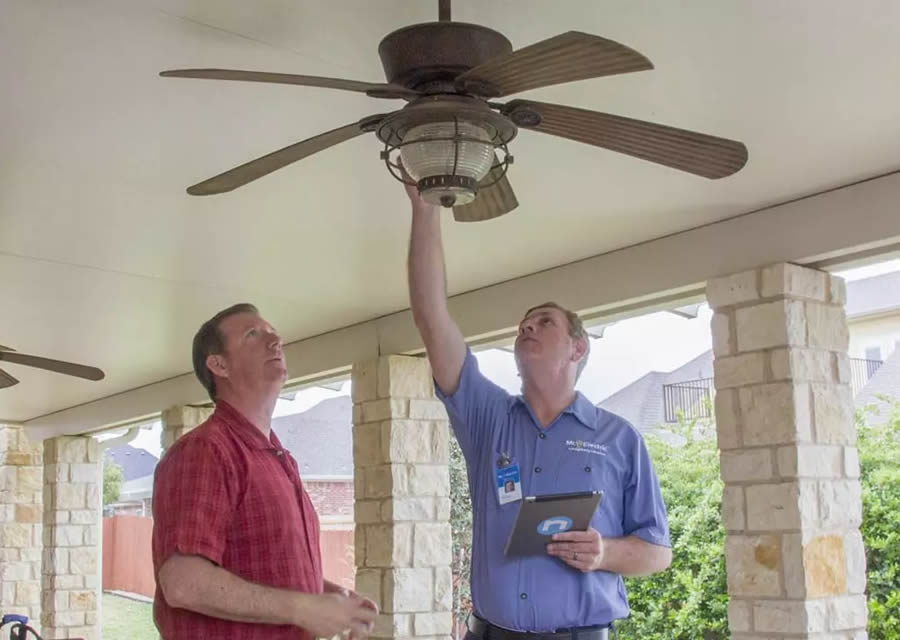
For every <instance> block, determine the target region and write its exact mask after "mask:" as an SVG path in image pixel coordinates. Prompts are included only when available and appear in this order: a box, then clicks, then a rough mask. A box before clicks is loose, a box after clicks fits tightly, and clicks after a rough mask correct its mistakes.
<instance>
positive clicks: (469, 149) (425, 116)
mask: <svg viewBox="0 0 900 640" xmlns="http://www.w3.org/2000/svg"><path fill="white" fill-rule="evenodd" d="M429 126H432V127H433V132H428V127H429ZM423 131H424V132H425V135H419V136H418V137H413V136H415V135H416V134H421V133H422V132H423ZM375 133H376V135H377V136H378V138H379V139H380V140H381V141H382V142H384V150H383V151H382V152H381V158H382V160H384V162H385V166H386V167H387V169H388V172H389V173H390V174H391V175H392V176H393V177H394V178H395V179H397V180H399V181H400V182H403V183H405V184H409V185H414V186H416V187H417V189H418V190H419V193H420V194H421V195H422V197H423V198H424V199H425V200H426V201H428V202H431V203H433V204H440V205H442V206H445V207H451V206H456V205H464V204H468V203H469V202H471V201H472V200H474V199H475V197H476V196H477V193H478V190H479V189H480V188H484V187H487V186H490V185H492V184H494V183H496V182H497V181H499V180H501V179H502V178H503V176H505V175H506V172H507V170H508V169H509V165H510V164H511V163H512V161H513V158H512V155H510V153H509V148H508V146H507V145H508V143H509V142H510V141H511V140H512V139H513V138H514V137H515V135H516V133H517V128H516V125H515V124H514V123H513V122H512V121H511V120H510V119H509V118H507V117H506V116H503V115H500V114H498V113H495V112H494V111H492V110H491V109H490V108H489V107H488V106H487V105H485V104H484V103H483V102H482V103H479V102H477V101H474V100H471V99H466V98H461V99H460V98H457V99H451V100H447V96H441V99H433V98H425V99H423V100H420V101H417V102H416V103H413V104H411V105H409V106H407V107H406V108H405V109H403V110H401V111H399V112H396V113H394V114H391V115H390V116H388V117H387V118H385V119H384V120H382V121H381V122H379V124H378V125H377V127H376V128H375ZM413 145H422V148H421V149H417V150H416V154H413V153H411V149H412V146H413ZM426 145H427V146H426ZM498 154H499V155H498ZM404 156H406V158H405V160H406V161H405V162H401V158H403V157H404ZM410 156H414V157H413V158H412V160H411V158H410ZM417 161H421V163H422V164H421V166H414V165H415V163H416V162H417ZM427 165H430V166H427ZM497 169H500V171H497Z"/></svg>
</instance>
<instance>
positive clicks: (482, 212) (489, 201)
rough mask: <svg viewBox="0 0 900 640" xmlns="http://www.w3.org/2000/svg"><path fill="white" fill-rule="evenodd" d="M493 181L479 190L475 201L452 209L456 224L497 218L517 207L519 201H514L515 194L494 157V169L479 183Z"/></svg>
mask: <svg viewBox="0 0 900 640" xmlns="http://www.w3.org/2000/svg"><path fill="white" fill-rule="evenodd" d="M501 176H502V177H501ZM495 180H496V182H494V184H492V185H489V186H487V187H484V188H481V189H479V190H478V195H477V196H476V197H475V200H473V201H472V202H470V203H469V204H464V205H461V206H459V207H453V218H454V219H455V220H456V221H457V222H480V221H481V220H490V219H491V218H497V217H499V216H502V215H503V214H504V213H509V212H510V211H512V210H513V209H515V208H516V207H518V206H519V201H518V200H517V199H516V194H515V193H513V189H512V185H510V184H509V179H508V178H507V176H506V175H505V173H504V169H503V167H501V166H499V160H498V159H497V156H494V168H493V169H491V170H490V172H489V173H488V174H487V176H485V178H484V179H483V180H482V181H481V182H482V183H487V182H493V181H495Z"/></svg>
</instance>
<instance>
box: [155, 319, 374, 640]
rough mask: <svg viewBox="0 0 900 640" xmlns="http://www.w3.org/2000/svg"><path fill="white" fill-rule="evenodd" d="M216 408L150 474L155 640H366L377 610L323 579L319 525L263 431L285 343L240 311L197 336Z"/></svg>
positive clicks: (286, 457) (284, 456) (280, 380)
mask: <svg viewBox="0 0 900 640" xmlns="http://www.w3.org/2000/svg"><path fill="white" fill-rule="evenodd" d="M193 359H194V372H195V373H196V374H197V377H198V378H199V380H200V382H201V383H202V384H203V386H204V387H205V388H206V390H207V391H208V392H209V395H210V398H212V400H213V401H214V402H215V404H216V410H215V412H214V413H213V415H212V416H211V417H210V418H209V420H207V421H206V422H205V423H203V424H202V425H200V426H199V427H197V428H196V429H194V430H193V431H191V432H190V433H188V434H187V435H185V436H183V437H182V438H180V439H179V440H178V441H177V442H176V443H175V444H174V445H173V446H172V447H171V449H169V450H168V451H167V452H166V454H165V456H163V459H162V460H161V461H160V464H159V466H158V467H157V469H156V476H155V478H154V487H153V566H154V571H155V574H156V585H157V586H156V598H155V601H154V607H153V608H154V619H155V621H156V626H157V628H158V629H159V632H160V635H161V636H162V638H163V640H187V639H188V638H202V639H203V640H311V639H312V638H313V637H315V636H320V637H331V636H334V635H336V634H344V635H345V636H346V637H351V638H359V639H361V638H363V637H364V636H366V635H367V634H368V633H369V632H370V631H371V629H372V625H373V623H374V620H375V617H376V608H375V605H374V603H372V602H371V601H370V600H367V599H365V598H363V597H361V596H359V595H357V594H355V593H353V592H352V591H347V590H345V589H342V588H341V587H339V586H337V585H335V584H333V583H331V582H328V581H327V580H324V579H323V577H322V560H321V556H320V552H319V520H318V517H317V515H316V512H315V509H314V508H313V505H312V503H311V502H310V499H309V496H308V495H307V493H306V490H305V489H304V488H303V483H302V482H301V480H300V476H299V474H298V470H297V463H296V462H295V461H294V459H293V457H292V456H291V454H290V452H288V451H287V450H286V449H284V448H283V447H282V446H281V442H279V440H278V437H277V436H276V435H275V434H274V433H273V432H272V430H271V421H272V412H273V410H274V408H275V403H276V402H277V400H278V394H279V392H280V391H281V387H282V385H283V384H284V381H285V379H286V377H287V368H286V365H285V360H284V353H283V351H282V345H281V338H280V337H279V336H278V334H277V333H276V332H275V330H274V329H272V327H271V326H270V325H269V323H267V322H266V321H265V320H264V319H263V318H262V317H261V316H260V315H259V313H258V311H257V310H256V307H254V306H253V305H249V304H239V305H235V306H233V307H229V308H228V309H225V310H224V311H221V312H220V313H218V314H216V316H214V317H213V318H212V319H210V320H209V321H207V322H206V323H205V324H204V325H203V326H202V327H201V328H200V330H199V331H198V332H197V335H196V336H195V337H194V345H193Z"/></svg>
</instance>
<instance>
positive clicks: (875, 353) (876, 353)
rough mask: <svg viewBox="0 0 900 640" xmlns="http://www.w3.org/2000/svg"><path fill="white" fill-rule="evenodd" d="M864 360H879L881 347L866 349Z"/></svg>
mask: <svg viewBox="0 0 900 640" xmlns="http://www.w3.org/2000/svg"><path fill="white" fill-rule="evenodd" d="M866 360H881V347H866Z"/></svg>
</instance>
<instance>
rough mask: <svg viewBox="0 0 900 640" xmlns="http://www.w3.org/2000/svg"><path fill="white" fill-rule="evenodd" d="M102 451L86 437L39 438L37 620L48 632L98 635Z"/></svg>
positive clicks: (61, 635)
mask: <svg viewBox="0 0 900 640" xmlns="http://www.w3.org/2000/svg"><path fill="white" fill-rule="evenodd" d="M102 455H103V453H102V448H101V446H100V443H98V442H97V441H96V440H94V439H93V438H89V437H83V436H66V437H60V438H52V439H49V440H46V441H45V443H44V463H45V464H44V529H43V544H44V563H43V603H42V618H41V622H42V626H43V629H44V634H45V635H46V636H47V637H49V638H60V639H62V638H74V637H78V638H86V639H88V640H94V639H96V638H98V637H99V632H98V613H99V610H98V599H97V596H98V593H99V590H100V580H99V561H100V501H101V493H102V485H101V483H102V467H103V464H102Z"/></svg>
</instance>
